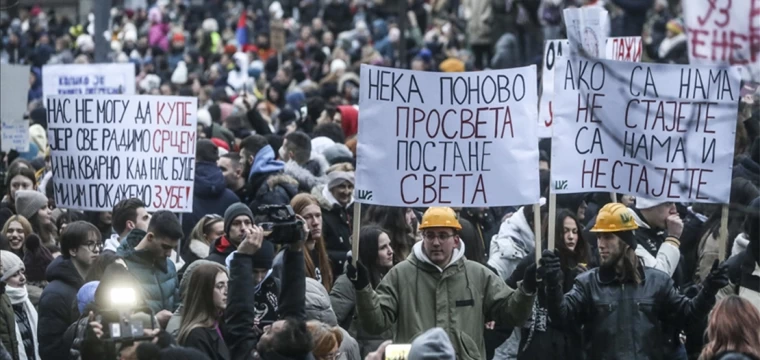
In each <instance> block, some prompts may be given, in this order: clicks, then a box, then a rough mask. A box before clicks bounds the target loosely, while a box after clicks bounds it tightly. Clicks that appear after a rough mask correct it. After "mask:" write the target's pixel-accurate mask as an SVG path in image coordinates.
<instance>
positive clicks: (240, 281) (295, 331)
mask: <svg viewBox="0 0 760 360" xmlns="http://www.w3.org/2000/svg"><path fill="white" fill-rule="evenodd" d="M263 241H264V232H263V230H262V229H261V228H260V227H258V226H254V227H253V231H252V232H251V234H250V235H249V236H247V237H246V238H245V239H244V240H243V241H242V242H241V243H240V246H239V247H238V249H237V252H235V253H234V254H233V256H232V259H231V261H230V277H231V279H230V281H229V294H228V295H229V297H228V303H227V309H226V311H225V318H226V322H225V325H226V326H225V329H226V331H225V340H226V342H227V344H228V345H229V349H230V353H231V354H232V358H233V359H236V360H248V359H253V358H254V354H255V353H258V356H259V357H260V358H261V359H264V360H272V359H309V358H312V356H311V350H312V346H313V344H312V338H311V335H310V334H309V332H308V330H307V328H306V311H305V309H304V303H305V296H306V295H305V291H306V276H305V275H304V259H303V252H302V248H303V234H301V239H299V241H297V242H294V243H291V244H289V245H287V250H285V252H284V255H283V256H284V268H286V269H288V271H285V272H284V273H283V278H282V290H281V292H280V296H279V299H278V303H279V307H278V308H277V312H278V317H279V319H280V320H277V321H275V322H274V323H273V324H272V325H270V326H267V327H265V328H264V334H263V335H262V336H261V338H258V336H257V335H256V334H255V333H254V332H252V331H251V329H252V328H253V327H254V319H255V307H256V304H255V303H253V302H251V301H250V300H249V299H252V298H254V293H255V291H256V289H255V288H254V287H253V286H250V284H251V283H252V282H253V275H252V274H253V268H254V266H255V265H254V263H253V257H254V254H256V252H258V251H259V249H260V248H261V246H262V243H263Z"/></svg>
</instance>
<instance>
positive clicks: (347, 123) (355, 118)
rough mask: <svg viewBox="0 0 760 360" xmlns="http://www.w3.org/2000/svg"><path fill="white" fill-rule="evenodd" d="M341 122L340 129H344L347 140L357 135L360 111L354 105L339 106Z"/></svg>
mask: <svg viewBox="0 0 760 360" xmlns="http://www.w3.org/2000/svg"><path fill="white" fill-rule="evenodd" d="M338 112H340V116H341V121H340V127H341V128H343V135H345V136H346V138H348V137H351V136H353V135H356V133H357V132H359V110H357V109H356V108H355V107H354V106H352V105H340V106H338Z"/></svg>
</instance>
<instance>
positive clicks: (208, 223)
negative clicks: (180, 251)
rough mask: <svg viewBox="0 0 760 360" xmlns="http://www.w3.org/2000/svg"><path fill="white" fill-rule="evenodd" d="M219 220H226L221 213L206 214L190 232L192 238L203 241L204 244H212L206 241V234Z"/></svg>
mask: <svg viewBox="0 0 760 360" xmlns="http://www.w3.org/2000/svg"><path fill="white" fill-rule="evenodd" d="M218 222H224V218H222V217H221V216H219V215H206V216H204V217H202V218H201V220H200V221H198V223H197V224H195V227H193V231H191V232H190V240H198V241H202V242H203V243H204V244H210V243H209V242H208V241H206V234H207V233H208V232H209V231H211V227H212V226H214V224H216V223H218Z"/></svg>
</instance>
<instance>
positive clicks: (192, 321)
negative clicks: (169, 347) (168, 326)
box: [177, 264, 226, 345]
mask: <svg viewBox="0 0 760 360" xmlns="http://www.w3.org/2000/svg"><path fill="white" fill-rule="evenodd" d="M225 271H226V270H225V269H224V268H223V267H221V266H220V265H218V264H203V265H199V266H198V268H197V269H195V270H194V271H193V273H192V274H191V275H190V282H189V283H188V287H187V288H188V289H194V291H197V292H198V293H197V294H195V295H194V296H185V298H184V299H183V300H182V309H181V310H180V314H181V315H182V321H181V322H180V325H179V334H178V335H177V342H178V343H179V344H180V345H185V340H187V336H188V335H190V332H191V331H193V330H194V329H196V328H210V327H212V326H214V323H215V322H216V321H217V320H218V319H219V311H218V310H217V308H216V305H214V286H215V285H216V276H217V275H218V274H219V273H220V272H225Z"/></svg>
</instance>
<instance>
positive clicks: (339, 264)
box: [322, 204, 354, 279]
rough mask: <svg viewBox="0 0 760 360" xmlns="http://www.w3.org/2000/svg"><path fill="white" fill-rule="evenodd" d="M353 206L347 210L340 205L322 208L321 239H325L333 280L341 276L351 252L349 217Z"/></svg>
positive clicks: (351, 214)
mask: <svg viewBox="0 0 760 360" xmlns="http://www.w3.org/2000/svg"><path fill="white" fill-rule="evenodd" d="M353 214H354V206H353V204H352V205H350V206H349V207H348V209H346V208H343V207H341V206H340V205H333V206H332V207H329V208H326V207H322V238H324V239H325V247H326V248H327V256H328V257H329V258H330V261H331V262H332V265H333V266H332V271H333V279H337V277H338V276H340V275H341V274H343V267H344V266H345V264H346V259H347V258H348V252H349V251H350V250H351V217H352V216H353Z"/></svg>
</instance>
